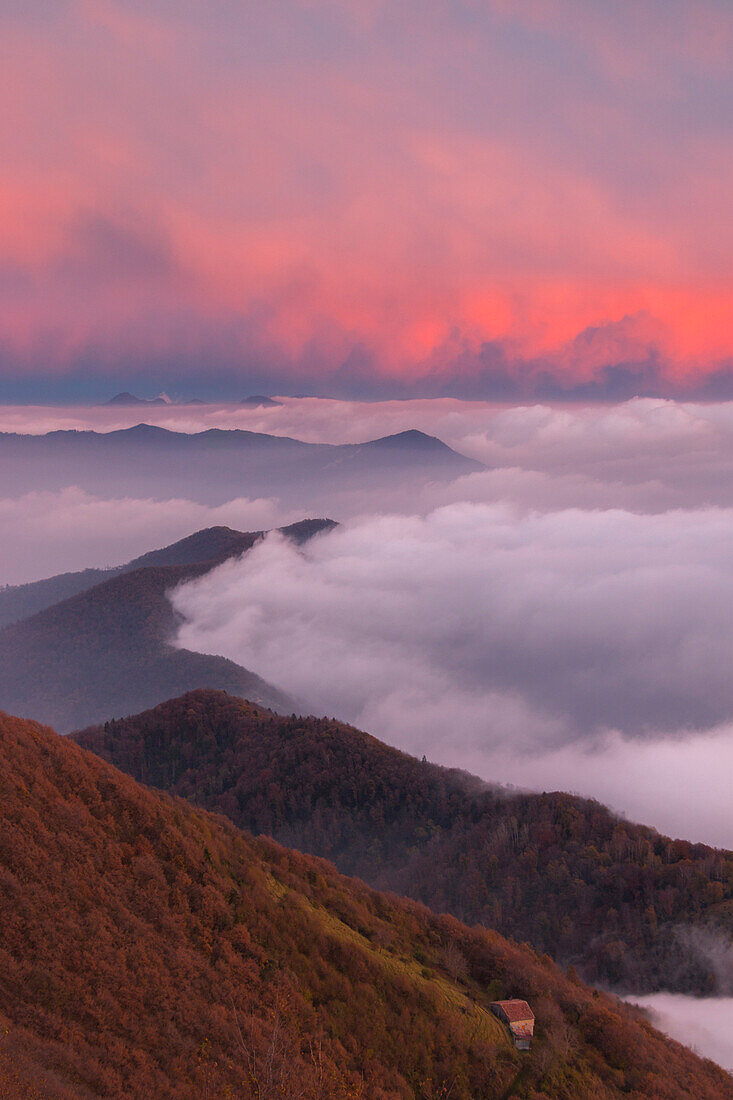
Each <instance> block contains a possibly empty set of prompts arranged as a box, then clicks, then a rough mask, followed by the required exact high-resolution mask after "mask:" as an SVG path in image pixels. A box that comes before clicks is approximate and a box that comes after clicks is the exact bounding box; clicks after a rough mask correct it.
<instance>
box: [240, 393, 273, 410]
mask: <svg viewBox="0 0 733 1100" xmlns="http://www.w3.org/2000/svg"><path fill="white" fill-rule="evenodd" d="M239 404H240V405H245V406H246V407H247V408H248V409H278V408H280V407H281V406H282V401H275V400H274V399H273V398H272V397H265V395H264V394H262V393H253V394H250V396H249V397H243V398H242V400H241V401H240V402H239Z"/></svg>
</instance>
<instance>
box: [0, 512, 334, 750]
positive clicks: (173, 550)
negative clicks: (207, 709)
mask: <svg viewBox="0 0 733 1100" xmlns="http://www.w3.org/2000/svg"><path fill="white" fill-rule="evenodd" d="M332 525H333V524H332V521H330V520H305V521H304V522H303V523H299V524H293V525H292V527H288V528H283V531H284V533H285V534H287V535H288V537H290V538H293V539H294V540H296V541H301V542H302V541H303V540H304V539H306V538H309V537H311V536H312V535H314V534H316V533H317V532H318V531H321V530H326V529H328V528H329V527H331V526H332ZM224 531H225V532H227V531H228V529H226V528H225V529H224ZM261 537H262V532H252V533H249V534H243V533H240V532H229V533H228V535H227V537H225V538H222V537H221V531H220V530H219V532H218V534H217V535H216V537H214V538H212V537H211V535H210V533H209V532H199V533H198V534H197V535H195V536H193V537H192V545H187V543H188V542H189V540H184V542H183V543H178V544H176V545H175V546H174V547H170V548H168V549H167V550H166V551H156V552H154V553H152V554H150V555H146V557H145V558H143V559H140V561H142V562H147V563H148V564H144V565H143V566H142V567H138V568H136V569H134V570H133V571H132V572H123V573H121V574H120V575H118V576H115V577H112V579H110V580H107V581H104V582H103V583H102V584H99V585H96V586H94V587H92V588H90V589H88V590H87V591H85V592H81V593H79V594H78V595H76V596H73V597H71V598H70V599H68V600H64V601H62V602H61V603H59V604H55V605H54V606H53V607H50V608H46V609H45V610H44V611H41V612H39V613H38V614H36V615H33V616H31V618H29V619H25V620H23V621H21V622H19V623H13V624H11V625H9V626H6V627H4V628H3V629H2V630H0V707H2V708H3V709H4V710H6V711H8V712H11V713H15V714H20V715H22V716H23V717H28V718H35V719H37V720H38V721H44V722H48V723H50V724H53V725H54V727H55V728H56V729H58V730H59V731H60V732H62V733H65V732H68V731H69V730H71V729H74V727H77V726H80V725H85V724H87V723H89V722H94V721H98V720H100V719H102V718H106V717H107V716H108V715H109V714H110V713H111V714H115V715H118V714H119V715H122V714H130V713H131V712H132V711H136V710H140V709H141V708H144V707H149V706H153V705H154V704H155V703H158V702H160V701H161V700H163V699H167V698H170V696H171V695H178V694H180V693H181V692H185V691H189V690H191V689H193V688H198V687H211V688H220V689H223V690H225V691H230V692H236V693H237V694H240V695H242V694H244V695H247V696H249V697H251V698H253V699H255V700H257V701H258V702H260V703H262V704H264V705H265V706H268V707H275V708H277V709H284V710H292V709H294V707H295V704H294V703H293V701H292V700H290V699H288V698H287V696H285V695H284V694H283V693H282V692H280V691H279V690H278V689H277V688H275V687H273V686H271V685H270V684H267V683H265V681H264V680H261V679H260V677H259V676H256V675H255V673H253V672H250V671H248V670H247V669H244V668H242V667H241V666H239V665H237V664H235V663H234V662H233V661H229V660H226V659H225V658H223V657H216V656H208V655H205V654H201V653H193V652H191V651H189V650H184V649H176V648H174V647H173V646H172V645H170V639H171V638H172V636H173V634H174V632H175V626H176V620H175V616H174V612H173V609H172V607H171V605H170V603H169V602H168V599H167V598H166V593H167V592H168V591H170V589H171V588H174V587H175V585H176V584H180V583H181V582H182V581H184V580H188V579H190V578H192V577H196V576H200V575H202V574H203V573H205V572H207V571H208V570H209V569H212V568H213V567H214V566H215V565H217V564H218V563H219V562H221V561H223V560H225V558H227V557H229V556H231V555H232V554H238V553H242V552H243V551H244V550H246V549H248V548H249V547H250V546H252V545H253V544H254V542H255V541H256V540H257V539H258V538H261ZM214 549H215V550H216V554H215V556H214V557H212V556H211V553H212V550H214ZM195 553H198V554H205V555H206V557H204V558H199V559H198V560H194V561H191V560H189V561H187V562H186V563H185V564H159V563H160V562H161V561H165V560H166V559H167V560H171V559H174V560H175V559H178V560H179V561H181V560H183V561H185V559H186V558H189V559H190V558H192V557H193V556H194V554H195ZM151 562H152V564H150V563H151Z"/></svg>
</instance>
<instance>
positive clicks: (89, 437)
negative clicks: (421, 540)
mask: <svg viewBox="0 0 733 1100" xmlns="http://www.w3.org/2000/svg"><path fill="white" fill-rule="evenodd" d="M483 468H484V467H483V466H482V465H481V464H480V463H479V462H475V461H474V460H473V459H469V458H466V457H465V455H461V454H458V453H457V452H456V451H453V450H451V448H450V447H448V446H446V445H445V444H444V443H442V442H441V441H440V440H438V439H435V438H433V437H432V436H427V435H425V434H424V433H423V432H419V431H408V432H400V433H398V434H397V435H393V436H386V437H385V438H383V439H376V440H370V441H369V442H367V443H357V444H327V443H305V442H303V441H302V440H299V439H290V438H288V437H285V436H275V435H265V434H263V433H259V432H248V431H242V430H223V429H219V428H211V429H209V430H207V431H203V432H193V433H186V432H174V431H169V430H168V429H166V428H159V427H155V426H153V425H150V424H138V425H136V426H135V427H133V428H125V429H122V430H119V431H111V432H93V431H55V432H49V433H48V434H47V435H17V434H12V433H2V432H0V494H5V495H17V494H19V493H24V492H26V493H27V492H33V491H34V490H38V489H42V490H43V491H46V492H48V491H50V490H53V489H62V488H64V487H65V486H68V485H76V486H78V487H79V488H81V489H84V490H85V491H87V492H90V493H94V494H98V495H102V496H104V497H116V496H120V495H125V496H128V495H133V496H135V495H137V496H141V497H144V498H148V497H150V496H155V497H160V498H164V497H182V498H184V499H187V500H197V501H200V502H202V503H207V504H223V503H225V502H226V501H229V500H232V499H236V498H239V497H250V498H254V497H271V496H275V497H278V499H279V500H280V501H281V502H282V503H283V504H284V505H285V506H287V507H297V508H302V507H303V506H304V504H305V506H307V507H308V508H309V509H313V510H321V509H324V510H326V509H327V504H328V500H330V498H331V497H332V496H333V495H334V494H336V495H338V496H340V495H341V494H349V493H353V492H360V491H364V490H367V491H372V492H380V491H382V492H387V491H389V490H391V489H393V487H394V483H395V480H398V481H399V482H400V484H401V485H402V486H403V487H404V488H405V489H406V490H409V489H410V487H414V488H418V487H419V486H422V485H425V484H426V483H428V482H431V481H438V482H441V481H442V482H445V481H451V480H453V479H455V478H457V477H460V476H461V475H463V474H469V473H473V472H475V471H477V470H482V469H483Z"/></svg>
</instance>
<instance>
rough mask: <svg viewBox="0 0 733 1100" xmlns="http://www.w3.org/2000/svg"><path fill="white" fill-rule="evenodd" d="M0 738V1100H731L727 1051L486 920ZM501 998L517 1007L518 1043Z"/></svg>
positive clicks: (28, 738) (68, 750)
mask: <svg viewBox="0 0 733 1100" xmlns="http://www.w3.org/2000/svg"><path fill="white" fill-rule="evenodd" d="M0 758H1V759H2V762H3V783H2V786H0V1018H2V1020H3V1023H4V1026H3V1028H2V1032H0V1083H2V1088H3V1093H2V1095H3V1097H4V1100H20V1098H21V1097H26V1098H27V1097H29V1096H36V1097H56V1098H58V1100H68V1098H70V1097H74V1098H76V1100H80V1098H87V1100H101V1098H105V1100H109V1098H112V1097H114V1098H118V1097H120V1098H123V1097H124V1098H128V1100H157V1098H160V1100H168V1098H170V1100H174V1098H175V1100H202V1098H210V1100H214V1098H217V1100H218V1098H220V1097H222V1098H223V1097H227V1096H230V1097H237V1098H238V1100H255V1098H257V1100H263V1098H265V1097H267V1098H273V1097H281V1098H283V1100H284V1098H285V1097H287V1098H289V1100H347V1098H362V1100H402V1098H404V1100H418V1098H419V1100H427V1098H437V1097H443V1098H447V1097H450V1100H473V1098H476V1097H479V1096H480V1097H482V1098H484V1100H504V1098H508V1097H512V1096H513V1097H520V1098H524V1100H530V1098H534V1100H538V1098H540V1097H542V1098H546V1100H587V1098H588V1097H590V1096H593V1097H595V1098H596V1100H616V1098H618V1100H621V1098H622V1097H623V1098H625V1100H642V1098H648V1100H653V1098H660V1100H661V1098H664V1100H688V1098H689V1097H692V1096H694V1097H696V1098H697V1100H730V1098H733V1081H732V1080H731V1078H730V1077H729V1076H728V1075H727V1074H725V1073H724V1072H723V1071H722V1070H720V1069H719V1068H718V1067H716V1066H714V1065H713V1064H712V1063H709V1062H704V1061H702V1060H701V1059H699V1058H698V1057H697V1056H695V1055H694V1054H692V1053H691V1052H690V1051H688V1050H687V1049H686V1048H683V1047H681V1046H679V1045H677V1044H675V1043H673V1042H671V1041H669V1040H666V1039H665V1038H663V1037H662V1036H661V1035H659V1034H658V1033H656V1032H655V1031H654V1030H653V1029H652V1028H651V1027H650V1026H649V1025H648V1024H646V1023H644V1022H643V1021H642V1020H641V1018H640V1016H639V1015H638V1014H636V1013H634V1012H632V1011H631V1010H629V1009H628V1008H626V1007H625V1006H623V1005H622V1004H620V1003H619V1002H617V1001H615V999H613V998H610V997H608V996H605V995H602V994H599V993H595V992H593V991H591V990H589V989H587V988H586V987H584V986H583V985H582V984H580V983H579V982H578V981H577V980H574V981H573V980H570V979H569V978H567V977H565V976H564V975H563V974H562V973H561V972H560V971H559V970H558V969H557V967H555V966H554V964H552V963H551V962H550V961H549V960H543V959H542V958H540V957H539V956H537V955H535V954H534V952H532V951H531V950H530V949H528V948H521V947H516V946H513V945H511V944H510V943H508V942H507V941H506V940H504V939H502V937H501V936H499V935H498V934H496V933H492V932H488V931H482V930H480V929H473V930H471V929H469V928H466V927H464V926H462V925H460V924H459V923H458V922H457V921H455V920H454V919H453V918H450V917H442V918H441V917H436V916H434V915H432V914H430V913H429V912H428V911H427V910H426V909H424V908H423V907H421V906H419V905H418V904H416V903H414V902H406V901H401V900H398V899H396V898H393V897H388V896H385V895H383V894H379V893H376V892H374V891H372V890H371V889H369V888H368V887H366V886H364V885H363V884H361V883H359V882H354V881H351V880H348V879H345V878H343V877H341V876H340V875H339V874H338V873H336V872H335V871H334V870H333V869H332V868H331V867H330V866H329V865H327V864H325V863H323V862H321V861H317V860H315V859H313V858H309V857H306V856H303V855H300V854H297V853H294V852H290V851H288V850H286V849H284V848H281V847H280V846H279V845H278V844H276V843H275V842H274V841H272V840H268V839H259V840H254V839H252V838H251V837H249V836H247V835H245V834H242V833H240V832H238V831H237V830H236V829H235V827H234V826H233V825H232V824H230V823H229V822H228V821H227V820H226V819H224V818H221V817H213V816H210V815H209V814H207V813H206V812H204V811H203V810H200V809H197V808H195V807H193V806H191V805H190V804H189V803H186V802H184V801H181V800H174V799H171V798H169V797H168V796H166V795H164V794H158V793H155V792H153V791H149V790H146V789H144V788H142V787H140V786H138V785H137V784H136V783H135V782H134V780H132V779H131V778H129V777H128V776H124V775H122V774H121V773H120V772H117V771H116V770H115V769H113V768H112V767H110V766H109V765H108V764H106V763H105V762H103V761H101V760H100V759H99V758H98V757H96V756H94V755H93V754H91V753H88V752H85V751H84V750H82V749H81V748H79V747H78V746H77V745H75V744H73V743H72V742H70V741H69V740H68V739H63V738H60V737H58V736H57V735H55V734H54V733H53V732H52V731H50V730H47V729H44V728H42V727H40V726H37V725H36V724H35V723H29V722H24V721H21V720H18V719H14V718H9V717H7V716H0ZM497 996H521V997H526V998H527V999H528V1000H529V1001H530V1002H531V1003H532V1006H533V1008H534V1011H535V1013H536V1016H537V1028H536V1036H537V1038H536V1042H535V1044H534V1046H533V1049H532V1051H531V1053H530V1054H529V1055H523V1054H519V1053H518V1052H516V1051H515V1050H514V1049H513V1047H512V1045H511V1043H510V1041H509V1038H508V1035H507V1033H505V1032H504V1030H503V1029H502V1026H501V1025H500V1024H499V1023H498V1021H496V1020H495V1019H494V1017H492V1016H491V1014H490V1013H489V1011H488V1005H489V1002H490V1001H491V1000H492V999H493V998H495V997H497ZM33 1090H35V1091H33Z"/></svg>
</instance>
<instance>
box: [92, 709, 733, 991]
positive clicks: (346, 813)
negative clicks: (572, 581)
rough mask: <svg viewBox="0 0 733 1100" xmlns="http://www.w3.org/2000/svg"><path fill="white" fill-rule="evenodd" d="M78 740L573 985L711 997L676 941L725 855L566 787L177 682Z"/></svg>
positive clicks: (702, 969) (716, 915)
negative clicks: (486, 932) (511, 946)
mask: <svg viewBox="0 0 733 1100" xmlns="http://www.w3.org/2000/svg"><path fill="white" fill-rule="evenodd" d="M76 736H77V740H78V741H79V742H80V743H81V744H83V745H85V746H86V747H88V748H91V749H93V750H94V751H95V752H97V753H99V754H100V755H101V756H103V757H104V758H105V759H108V760H110V761H111V762H112V763H114V764H115V765H116V766H117V767H120V768H122V769H123V770H124V771H127V772H129V773H130V774H131V775H133V776H135V777H136V778H137V779H140V780H142V781H143V782H145V783H149V784H151V785H152V786H156V787H161V788H165V789H167V790H170V791H174V792H175V793H176V794H179V795H182V796H184V797H186V798H189V799H191V800H193V801H195V802H197V803H199V804H200V805H203V806H206V807H208V808H209V809H213V810H218V811H220V812H222V813H224V814H226V815H227V816H228V817H230V818H231V819H232V820H233V821H234V822H235V823H236V824H237V825H240V826H241V827H243V828H246V829H249V830H251V831H252V832H254V833H267V834H269V835H271V836H274V837H275V838H276V839H278V840H280V841H281V842H282V843H285V844H288V845H290V846H292V847H296V848H299V849H301V850H304V851H308V852H313V853H315V854H317V855H321V856H325V857H327V858H328V859H331V860H333V861H334V862H335V863H336V864H337V866H338V867H339V868H340V869H341V870H342V871H344V872H345V873H347V874H354V875H358V876H359V877H360V878H363V879H365V880H366V881H368V882H370V883H371V884H372V885H375V886H378V887H380V888H383V889H391V890H394V891H396V892H398V893H401V894H407V895H409V896H411V897H414V898H417V899H419V900H421V901H423V902H425V903H426V904H428V905H430V907H431V908H433V909H435V910H437V911H447V912H451V913H452V914H454V915H455V916H457V917H459V918H460V919H462V920H465V921H466V922H467V923H469V924H474V923H477V922H480V923H482V924H485V925H487V926H489V927H494V928H497V929H499V930H500V931H501V932H503V933H504V934H505V935H510V936H512V937H513V938H516V939H520V940H528V941H530V942H531V943H533V944H534V945H535V946H536V947H537V948H538V949H540V950H542V951H546V952H548V953H549V954H551V955H552V956H553V957H554V958H556V959H558V960H560V961H562V962H563V963H564V964H570V963H572V964H574V965H575V966H577V967H578V969H579V971H580V972H581V973H582V975H583V976H584V977H585V978H586V979H587V980H590V981H594V982H601V983H607V984H611V985H614V986H617V987H622V988H625V989H631V990H635V991H637V992H641V991H649V990H654V989H658V988H670V989H677V990H682V991H688V992H689V991H692V992H708V993H711V992H715V990H716V980H717V974H716V969H715V961H714V960H708V959H707V958H706V957H705V956H704V955H703V954H701V953H700V951H699V950H695V948H694V946H693V944H692V943H691V942H689V941H688V940H687V939H686V937H685V929H688V928H689V927H691V926H693V925H699V924H705V925H706V926H707V927H711V926H712V927H720V928H722V929H723V930H725V929H727V930H728V932H729V931H730V929H731V926H732V925H733V920H732V915H733V900H732V899H733V855H732V854H731V853H730V852H724V851H716V850H714V849H711V848H709V847H707V846H705V845H703V844H690V843H687V842H686V841H681V840H670V839H669V838H667V837H664V836H661V835H660V834H658V833H657V832H656V831H655V830H653V829H650V828H646V827H644V826H642V825H635V824H632V823H629V822H627V821H624V820H621V819H619V818H618V817H617V816H615V815H614V814H613V813H611V812H610V811H609V810H608V809H606V808H605V807H604V806H602V805H600V804H599V803H597V802H593V801H590V800H585V799H581V798H578V797H574V796H571V795H567V794H561V793H552V794H516V793H515V794H509V793H507V792H504V791H501V790H499V789H496V788H493V789H492V788H487V787H486V785H485V784H481V783H480V781H478V780H475V779H472V778H471V777H468V776H466V775H464V774H463V773H460V772H451V771H447V770H446V769H443V768H439V767H437V766H435V765H432V764H428V763H424V762H420V761H418V760H416V759H414V758H413V757H410V756H408V755H406V754H405V753H401V752H398V751H397V750H396V749H392V748H390V747H388V746H387V745H384V744H382V743H381V742H379V741H377V740H376V739H375V738H373V737H370V736H368V735H367V734H364V733H361V732H359V731H358V730H355V729H353V728H351V727H349V726H345V725H343V724H341V723H338V722H335V721H330V720H327V719H316V718H295V717H286V718H283V717H280V716H278V715H275V714H273V713H270V712H267V711H263V710H261V709H259V708H257V707H255V706H252V705H251V704H249V703H246V702H243V701H241V700H238V699H233V698H231V697H229V696H227V695H224V694H222V693H218V692H194V693H192V694H189V695H186V696H184V697H183V698H181V699H175V700H171V701H170V702H168V703H165V704H163V705H161V706H158V707H156V708H155V709H154V710H152V711H150V712H148V713H146V714H141V715H137V716H135V717H131V718H127V719H125V720H123V721H116V722H107V723H106V724H105V725H104V726H100V727H98V728H96V729H93V730H87V731H85V732H84V733H81V734H78V735H76Z"/></svg>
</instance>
